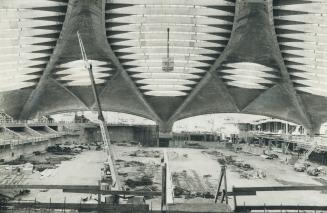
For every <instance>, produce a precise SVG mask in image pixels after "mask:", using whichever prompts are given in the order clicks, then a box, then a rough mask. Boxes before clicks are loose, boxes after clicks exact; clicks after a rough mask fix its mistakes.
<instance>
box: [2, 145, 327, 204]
mask: <svg viewBox="0 0 327 213" xmlns="http://www.w3.org/2000/svg"><path fill="white" fill-rule="evenodd" d="M114 149H115V154H116V156H115V157H116V160H117V166H118V172H119V174H120V178H121V180H122V182H125V181H126V180H127V179H133V180H137V179H138V178H140V177H142V176H145V175H146V176H149V177H150V179H151V180H152V184H151V185H149V186H136V187H134V188H133V187H129V186H126V187H127V188H128V187H129V188H130V189H131V190H157V191H160V190H161V167H160V161H161V157H162V153H163V151H164V149H167V152H168V156H169V164H170V169H171V172H172V173H173V174H177V175H176V178H173V183H174V185H176V186H179V187H182V188H186V189H188V190H189V191H192V192H194V193H197V192H201V193H205V192H210V193H211V194H213V195H214V194H215V191H216V188H217V185H218V177H219V173H220V168H221V165H220V163H219V162H218V161H217V156H216V155H213V154H212V153H211V152H212V151H216V152H221V153H223V154H224V155H230V156H233V158H234V159H236V160H238V161H242V162H244V163H247V164H250V165H251V167H252V169H251V170H250V171H249V172H252V171H254V172H253V173H255V174H257V173H258V171H260V174H261V173H264V174H265V175H264V176H256V175H250V176H247V177H244V176H242V175H243V171H240V169H239V168H237V167H235V166H230V165H229V166H228V167H227V182H228V189H229V190H231V189H232V187H233V186H235V187H248V186H283V185H309V184H312V185H322V184H326V182H327V178H326V176H318V177H312V176H309V175H307V174H306V173H303V172H302V173H301V172H296V171H294V169H293V166H291V165H288V164H286V163H285V161H284V159H283V157H282V160H280V159H274V160H268V159H264V158H262V157H260V156H257V155H251V154H247V153H244V152H238V153H235V152H233V151H230V150H227V149H214V148H210V149H190V148H143V147H137V146H114ZM105 160H106V154H105V153H104V152H103V151H95V150H86V151H83V152H82V153H80V154H78V155H75V156H74V158H72V159H70V160H67V161H62V162H61V164H59V165H58V167H57V168H54V169H50V172H49V173H48V174H46V175H43V176H42V175H41V174H40V173H38V172H37V173H33V174H23V175H16V176H15V175H9V174H5V173H1V175H0V181H1V182H2V183H7V184H23V183H24V184H72V185H74V184H75V185H76V184H78V185H83V184H85V185H96V184H97V183H98V180H99V179H100V178H101V172H100V171H101V168H102V166H103V162H104V161H105ZM0 169H1V168H0ZM2 169H4V168H2ZM86 196H90V195H85V194H67V193H62V192H61V191H60V190H48V191H42V190H31V193H30V194H28V195H24V196H22V197H20V198H19V199H21V200H35V199H36V200H37V201H41V202H49V200H50V198H51V202H56V201H58V202H63V201H64V199H66V202H80V201H81V198H84V197H86ZM174 201H175V202H176V203H200V202H201V203H209V202H210V203H211V202H213V198H207V199H206V198H199V197H197V198H191V199H185V198H175V199H174ZM229 201H230V203H231V204H233V200H232V198H230V200H229ZM326 201H327V192H320V191H306V192H299V191H294V192H263V193H258V195H257V196H247V197H243V196H242V197H238V200H237V202H238V204H239V205H241V204H243V203H246V204H247V205H262V204H264V203H266V204H268V203H269V204H270V205H280V204H284V205H286V204H290V205H297V204H301V205H326ZM88 202H96V200H95V196H93V197H92V199H89V201H88ZM146 202H147V203H148V204H149V205H150V208H151V209H153V210H156V209H159V208H160V202H161V200H160V198H159V197H156V198H152V199H147V200H146Z"/></svg>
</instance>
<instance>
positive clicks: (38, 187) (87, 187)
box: [0, 184, 99, 190]
mask: <svg viewBox="0 0 327 213" xmlns="http://www.w3.org/2000/svg"><path fill="white" fill-rule="evenodd" d="M0 189H89V190H97V189H99V186H97V185H9V184H8V185H0Z"/></svg>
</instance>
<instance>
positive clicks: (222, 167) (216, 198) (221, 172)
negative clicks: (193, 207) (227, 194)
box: [215, 165, 226, 203]
mask: <svg viewBox="0 0 327 213" xmlns="http://www.w3.org/2000/svg"><path fill="white" fill-rule="evenodd" d="M225 168H226V166H225V165H222V166H221V170H220V177H219V183H218V188H217V193H216V197H215V203H217V200H218V197H219V192H220V187H221V184H222V181H223V177H224V174H225Z"/></svg>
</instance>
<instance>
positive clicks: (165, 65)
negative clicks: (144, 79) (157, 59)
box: [162, 28, 174, 72]
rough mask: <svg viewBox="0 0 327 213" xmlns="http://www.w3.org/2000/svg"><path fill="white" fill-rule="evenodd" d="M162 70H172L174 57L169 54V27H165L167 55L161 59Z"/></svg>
mask: <svg viewBox="0 0 327 213" xmlns="http://www.w3.org/2000/svg"><path fill="white" fill-rule="evenodd" d="M162 70H163V71H165V72H171V71H173V70H174V58H173V57H170V56H169V28H167V57H164V58H163V59H162Z"/></svg>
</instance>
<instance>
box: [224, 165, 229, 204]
mask: <svg viewBox="0 0 327 213" xmlns="http://www.w3.org/2000/svg"><path fill="white" fill-rule="evenodd" d="M224 167H225V168H224V182H225V196H226V204H228V195H227V175H226V166H224Z"/></svg>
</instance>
